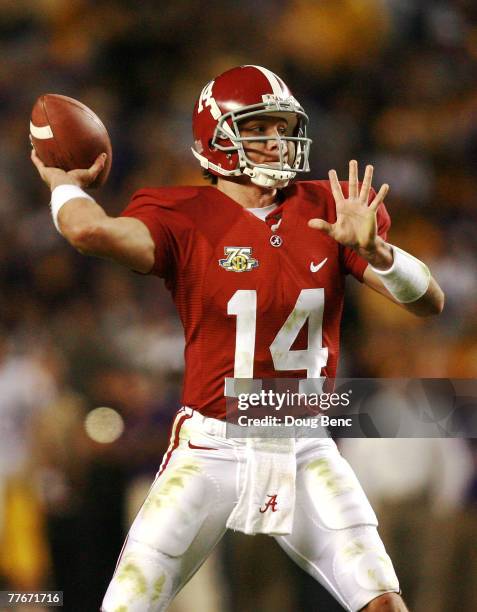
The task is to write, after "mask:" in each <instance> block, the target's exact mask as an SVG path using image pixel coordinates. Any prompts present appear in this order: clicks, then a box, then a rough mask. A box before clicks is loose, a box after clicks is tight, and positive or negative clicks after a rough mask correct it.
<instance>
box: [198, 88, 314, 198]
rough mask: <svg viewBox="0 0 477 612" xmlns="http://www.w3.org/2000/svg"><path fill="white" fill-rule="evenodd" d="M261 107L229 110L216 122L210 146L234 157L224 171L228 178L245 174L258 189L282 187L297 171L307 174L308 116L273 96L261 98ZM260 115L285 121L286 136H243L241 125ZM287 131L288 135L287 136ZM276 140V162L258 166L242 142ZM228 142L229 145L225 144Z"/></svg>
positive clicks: (291, 102)
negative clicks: (231, 165) (232, 165)
mask: <svg viewBox="0 0 477 612" xmlns="http://www.w3.org/2000/svg"><path fill="white" fill-rule="evenodd" d="M264 98H265V101H264V102H263V103H261V104H253V105H249V106H245V107H241V108H239V109H237V110H232V111H229V112H227V113H224V114H223V115H221V117H220V118H219V120H218V123H217V127H216V129H215V132H214V136H213V138H212V140H211V142H210V147H211V148H212V147H213V148H216V149H218V150H220V151H222V152H224V153H226V154H228V155H233V154H237V157H238V163H237V167H236V169H235V170H229V171H225V172H223V174H226V175H228V176H240V175H247V176H249V177H250V179H251V181H252V182H253V183H255V184H256V185H260V186H261V187H268V188H276V187H285V186H286V185H288V183H289V181H290V180H292V179H294V178H295V176H296V174H297V173H298V172H308V171H309V169H310V167H309V163H308V158H309V151H310V144H311V139H310V138H308V137H307V124H308V116H307V115H306V114H305V112H304V111H303V109H302V108H301V106H300V105H299V104H298V102H297V101H296V100H295V99H294V98H292V97H290V98H288V99H286V100H280V99H277V98H276V97H275V96H272V95H269V96H264ZM261 115H267V116H278V117H283V118H286V119H287V120H288V124H289V130H288V131H287V134H286V135H281V134H278V133H277V134H275V135H273V136H242V135H241V133H240V124H242V123H243V122H244V121H246V120H249V119H254V118H257V117H260V116H261ZM288 132H289V133H288ZM268 141H275V142H276V143H277V148H278V152H279V160H278V161H277V162H274V163H273V164H270V163H262V164H257V163H256V162H254V161H252V160H251V159H250V158H249V156H248V155H247V153H246V151H245V148H244V143H253V142H260V143H266V142H268ZM227 143H229V144H227Z"/></svg>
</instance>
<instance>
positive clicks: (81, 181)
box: [31, 149, 106, 191]
mask: <svg viewBox="0 0 477 612" xmlns="http://www.w3.org/2000/svg"><path fill="white" fill-rule="evenodd" d="M31 160H32V162H33V165H34V166H35V168H36V169H37V170H38V174H39V175H40V176H41V179H42V180H43V181H44V182H45V183H46V184H47V185H48V187H49V188H50V189H51V190H52V191H53V189H54V188H55V187H57V186H58V185H77V186H78V187H81V188H82V189H84V188H85V187H88V186H89V185H91V184H92V183H93V182H94V181H95V179H96V177H97V176H98V174H99V173H100V172H101V170H102V169H103V168H104V164H105V163H106V153H102V154H101V155H98V157H97V158H96V160H95V162H94V164H93V165H92V166H91V167H90V168H87V169H85V170H69V171H68V172H66V171H65V170H61V168H48V167H47V166H45V164H44V163H43V162H42V161H41V159H40V158H39V157H38V155H37V153H36V151H35V149H32V151H31Z"/></svg>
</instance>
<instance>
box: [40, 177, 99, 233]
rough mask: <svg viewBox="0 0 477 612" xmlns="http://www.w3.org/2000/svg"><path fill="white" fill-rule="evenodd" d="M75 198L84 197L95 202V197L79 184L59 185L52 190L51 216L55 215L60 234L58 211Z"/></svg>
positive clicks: (54, 221)
mask: <svg viewBox="0 0 477 612" xmlns="http://www.w3.org/2000/svg"><path fill="white" fill-rule="evenodd" d="M74 198H83V199H87V200H91V201H92V202H94V200H93V198H92V197H91V196H89V195H88V194H87V193H86V192H85V191H83V190H82V189H81V187H78V186H77V185H58V187H55V188H54V189H53V191H52V192H51V201H50V208H51V216H52V217H53V223H54V224H55V227H56V229H57V230H58V231H59V232H60V234H61V231H60V228H59V226H58V213H59V212H60V210H61V208H62V206H63V205H64V204H66V202H69V201H70V200H73V199H74Z"/></svg>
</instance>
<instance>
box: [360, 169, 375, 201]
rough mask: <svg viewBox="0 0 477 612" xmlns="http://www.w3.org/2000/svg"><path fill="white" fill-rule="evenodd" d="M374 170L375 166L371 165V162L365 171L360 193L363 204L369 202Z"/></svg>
mask: <svg viewBox="0 0 477 612" xmlns="http://www.w3.org/2000/svg"><path fill="white" fill-rule="evenodd" d="M373 170H374V168H373V166H371V164H368V165H367V166H366V170H365V172H364V179H363V184H362V185H361V191H360V194H359V199H360V200H361V202H362V203H363V204H367V202H368V198H369V192H370V190H371V183H372V181H373Z"/></svg>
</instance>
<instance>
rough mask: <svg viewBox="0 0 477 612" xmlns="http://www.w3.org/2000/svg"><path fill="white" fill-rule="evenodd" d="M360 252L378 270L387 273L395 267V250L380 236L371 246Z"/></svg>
mask: <svg viewBox="0 0 477 612" xmlns="http://www.w3.org/2000/svg"><path fill="white" fill-rule="evenodd" d="M358 252H359V254H360V255H361V257H363V259H365V260H366V261H367V262H368V263H369V264H370V265H371V266H372V267H373V268H375V269H376V270H380V271H385V270H388V269H390V268H391V267H392V265H393V261H394V257H393V249H392V247H391V245H390V244H388V243H387V242H385V241H384V240H383V239H382V238H380V237H379V236H377V237H376V239H375V240H374V242H373V244H372V245H371V246H368V247H366V248H360V249H359V250H358Z"/></svg>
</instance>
